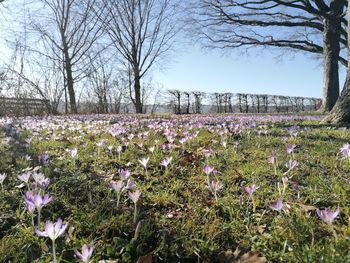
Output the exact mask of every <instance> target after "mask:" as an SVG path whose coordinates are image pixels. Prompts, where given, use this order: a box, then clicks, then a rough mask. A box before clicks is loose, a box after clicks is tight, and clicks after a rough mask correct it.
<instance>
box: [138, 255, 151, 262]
mask: <svg viewBox="0 0 350 263" xmlns="http://www.w3.org/2000/svg"><path fill="white" fill-rule="evenodd" d="M136 263H152V256H151V255H146V256H142V257H139V259H138V260H137V262H136Z"/></svg>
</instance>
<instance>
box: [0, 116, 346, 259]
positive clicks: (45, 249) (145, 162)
mask: <svg viewBox="0 0 350 263" xmlns="http://www.w3.org/2000/svg"><path fill="white" fill-rule="evenodd" d="M320 118H321V116H297V115H290V116H283V115H276V116H269V115H212V116H199V115H194V116H138V115H100V116H97V115H91V116H58V117H45V118H39V117H27V118H19V119H11V118H3V119H0V129H1V131H0V142H1V145H0V154H1V155H0V156H1V158H0V183H1V189H0V239H1V242H0V262H51V261H57V262H79V261H80V262H90V261H91V262H219V263H229V262H245V263H247V262H350V254H349V251H350V221H349V216H350V210H349V201H350V176H349V171H350V145H348V144H347V143H349V142H350V133H349V132H348V130H347V129H345V128H342V127H332V126H322V125H320V124H319V120H320ZM60 219H62V221H63V223H62V222H61V221H60ZM48 221H51V222H53V223H54V224H53V223H50V222H48ZM61 223H62V224H61ZM83 245H85V246H84V248H83V251H81V250H82V246H83ZM89 248H90V250H89ZM108 260H109V261H108Z"/></svg>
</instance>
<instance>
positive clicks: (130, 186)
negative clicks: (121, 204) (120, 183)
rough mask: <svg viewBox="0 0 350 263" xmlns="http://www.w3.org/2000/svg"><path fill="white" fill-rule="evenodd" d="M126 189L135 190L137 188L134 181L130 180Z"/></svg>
mask: <svg viewBox="0 0 350 263" xmlns="http://www.w3.org/2000/svg"><path fill="white" fill-rule="evenodd" d="M125 188H126V189H129V190H134V189H135V188H136V184H135V182H134V181H133V180H130V179H128V181H127V183H126V186H125Z"/></svg>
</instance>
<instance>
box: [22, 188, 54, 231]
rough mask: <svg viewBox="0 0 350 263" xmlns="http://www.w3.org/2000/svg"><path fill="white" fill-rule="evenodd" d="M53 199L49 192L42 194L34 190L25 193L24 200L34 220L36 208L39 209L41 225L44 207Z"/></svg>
mask: <svg viewBox="0 0 350 263" xmlns="http://www.w3.org/2000/svg"><path fill="white" fill-rule="evenodd" d="M51 201H52V197H51V196H50V195H48V194H46V195H44V196H42V195H40V194H37V193H34V192H26V193H25V197H24V202H25V206H26V209H27V211H28V212H29V213H30V214H31V215H32V221H33V215H34V210H35V209H36V210H37V211H38V226H40V219H41V210H42V208H43V207H44V206H45V205H47V204H48V203H50V202H51Z"/></svg>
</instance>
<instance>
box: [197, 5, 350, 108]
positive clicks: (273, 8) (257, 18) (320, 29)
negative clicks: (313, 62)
mask: <svg viewBox="0 0 350 263" xmlns="http://www.w3.org/2000/svg"><path fill="white" fill-rule="evenodd" d="M194 2H195V12H193V13H194V14H195V15H194V20H193V21H191V22H193V23H192V25H195V33H197V34H199V38H200V39H201V40H203V41H202V43H204V45H206V46H208V47H214V48H223V49H227V48H242V47H253V46H255V47H277V48H285V49H289V50H295V51H305V52H308V53H313V54H321V55H322V56H323V58H324V85H323V105H322V108H323V110H324V111H329V110H331V109H332V107H333V106H334V104H335V102H336V100H337V98H338V96H339V76H338V67H339V66H338V61H340V62H341V63H342V64H343V65H345V66H346V65H347V60H346V59H345V58H344V57H342V56H341V52H340V50H341V45H342V47H346V39H347V32H346V30H345V29H344V28H345V27H346V25H347V20H346V19H345V18H344V7H345V4H346V0H332V1H324V0H317V1H316V0H293V1H282V0H265V1H255V0H251V1H245V0H202V1H194Z"/></svg>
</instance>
